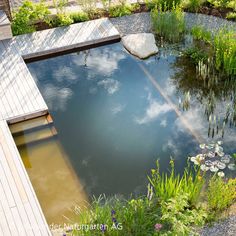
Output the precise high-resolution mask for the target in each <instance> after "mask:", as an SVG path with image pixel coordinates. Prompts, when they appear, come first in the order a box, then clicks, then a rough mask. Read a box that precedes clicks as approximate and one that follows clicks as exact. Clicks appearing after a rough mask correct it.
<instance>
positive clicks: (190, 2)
mask: <svg viewBox="0 0 236 236" xmlns="http://www.w3.org/2000/svg"><path fill="white" fill-rule="evenodd" d="M203 3H204V0H187V1H182V5H183V7H184V9H187V10H188V11H190V12H198V11H199V9H200V7H201V6H202V4H203Z"/></svg>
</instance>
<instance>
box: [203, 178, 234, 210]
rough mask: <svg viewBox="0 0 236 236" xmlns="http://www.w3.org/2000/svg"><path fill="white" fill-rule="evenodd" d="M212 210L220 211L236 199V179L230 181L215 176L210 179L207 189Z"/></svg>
mask: <svg viewBox="0 0 236 236" xmlns="http://www.w3.org/2000/svg"><path fill="white" fill-rule="evenodd" d="M207 197H208V206H209V208H210V211H214V212H219V211H222V210H224V209H226V208H227V207H229V206H230V205H231V204H232V203H233V202H234V201H235V199H236V179H230V180H228V181H225V180H223V179H222V178H221V177H218V176H214V177H212V178H211V179H210V181H209V187H208V189H207Z"/></svg>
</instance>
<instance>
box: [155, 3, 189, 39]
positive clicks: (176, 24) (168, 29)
mask: <svg viewBox="0 0 236 236" xmlns="http://www.w3.org/2000/svg"><path fill="white" fill-rule="evenodd" d="M151 19H152V26H153V30H154V32H155V33H156V34H157V35H158V36H160V37H163V38H164V39H165V40H167V41H170V42H178V41H180V40H181V39H182V38H183V34H184V31H185V21H184V13H183V12H182V10H181V9H180V8H179V7H176V8H174V9H173V10H172V11H162V8H160V9H159V10H158V9H157V8H155V9H154V10H152V12H151Z"/></svg>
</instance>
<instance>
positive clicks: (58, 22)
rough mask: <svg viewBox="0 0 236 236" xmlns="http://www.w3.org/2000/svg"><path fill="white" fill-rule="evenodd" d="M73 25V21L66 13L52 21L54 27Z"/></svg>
mask: <svg viewBox="0 0 236 236" xmlns="http://www.w3.org/2000/svg"><path fill="white" fill-rule="evenodd" d="M72 23H73V19H72V18H71V17H70V15H68V14H66V13H59V14H57V15H56V16H55V18H53V19H52V20H51V21H50V25H52V26H53V27H58V26H68V25H71V24H72Z"/></svg>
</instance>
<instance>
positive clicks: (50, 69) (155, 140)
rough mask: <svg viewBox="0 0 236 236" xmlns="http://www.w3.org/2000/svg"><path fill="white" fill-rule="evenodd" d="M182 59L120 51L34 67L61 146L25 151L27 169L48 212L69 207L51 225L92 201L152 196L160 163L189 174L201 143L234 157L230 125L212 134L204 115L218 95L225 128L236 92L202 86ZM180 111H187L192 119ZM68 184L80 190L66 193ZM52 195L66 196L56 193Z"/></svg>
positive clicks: (176, 52)
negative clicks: (219, 145)
mask: <svg viewBox="0 0 236 236" xmlns="http://www.w3.org/2000/svg"><path fill="white" fill-rule="evenodd" d="M181 55H182V53H181V47H180V46H179V47H177V46H176V47H174V48H169V47H168V48H161V49H160V52H159V53H158V54H157V55H156V56H152V57H150V58H148V59H146V60H139V59H137V58H135V57H133V56H131V55H130V54H129V53H128V52H127V51H126V50H125V49H124V48H123V46H122V44H120V43H115V44H111V45H106V46H101V47H97V48H93V49H89V50H85V51H78V52H75V53H71V54H67V55H63V56H58V57H54V58H48V59H45V60H41V61H36V62H31V63H28V68H29V70H30V72H31V74H32V75H33V77H34V79H35V81H36V82H37V84H38V86H39V89H40V91H41V93H42V94H43V97H44V99H45V101H46V102H47V105H48V107H49V112H50V114H51V116H52V118H53V127H54V128H55V130H56V134H55V135H54V136H53V140H54V141H53V142H52V138H48V139H46V140H44V141H43V142H36V143H34V144H30V143H27V142H25V143H24V145H19V146H18V148H19V151H20V153H21V156H22V158H23V159H24V158H26V159H28V161H29V162H30V163H31V165H30V167H28V168H27V165H26V168H27V170H28V173H29V175H30V178H31V180H32V179H33V180H34V181H32V182H33V186H34V188H35V191H36V194H37V196H38V198H39V201H40V203H41V202H44V204H43V205H42V208H43V211H45V212H46V211H49V209H51V210H52V212H53V208H54V207H56V206H57V205H59V204H60V203H61V202H67V203H68V204H65V205H64V206H62V207H61V209H60V210H58V211H54V215H53V214H47V213H46V214H45V215H46V218H47V220H48V223H52V222H53V223H60V222H61V221H62V219H61V218H60V217H59V215H63V214H65V215H66V214H67V213H68V212H67V210H68V205H71V207H72V206H73V204H75V202H80V203H81V202H83V201H86V200H87V199H89V198H90V197H91V196H93V195H94V196H96V197H98V196H99V195H100V194H103V193H104V194H106V195H107V196H112V195H114V194H117V195H121V196H124V197H129V196H130V195H133V196H134V195H141V194H146V185H147V175H148V174H149V173H150V169H151V168H153V167H155V161H156V160H157V159H159V160H160V166H161V171H167V170H168V169H169V165H168V163H169V161H170V157H173V158H174V159H175V160H176V161H175V166H176V169H177V172H179V173H182V171H183V168H184V167H185V166H186V160H187V158H188V156H191V155H196V154H197V153H199V152H200V150H199V144H200V143H201V142H206V143H207V142H209V141H212V140H213V141H217V140H222V141H223V147H224V151H225V152H226V153H229V154H232V153H234V152H236V146H235V142H236V129H235V127H234V126H233V125H231V127H230V126H229V124H226V125H225V127H224V130H223V131H222V130H218V132H216V131H214V134H212V129H211V130H210V131H209V118H207V116H206V114H205V113H206V112H205V110H206V106H207V104H209V102H208V103H207V101H209V97H210V95H211V96H212V93H214V109H215V112H216V113H217V117H221V118H222V119H223V117H224V116H225V113H226V107H227V106H226V104H228V103H229V104H231V103H232V96H231V95H232V93H233V92H235V90H234V88H235V86H234V84H228V85H227V86H228V87H227V86H224V87H222V86H220V88H221V89H219V85H217V86H216V85H214V86H212V87H209V85H206V84H205V83H203V82H202V81H197V80H196V69H195V66H193V65H192V64H191V63H189V61H187V60H185V59H184V58H183V57H182V56H181ZM190 95H191V98H190ZM182 104H185V105H186V104H187V107H186V106H185V109H184V110H183V109H182ZM212 119H213V118H212ZM219 120H220V118H219ZM222 132H223V138H222ZM25 135H27V134H25ZM55 142H56V146H57V147H56V148H55V147H54V148H53V147H52V146H53V145H55ZM58 147H59V149H60V151H59V152H60V154H59V152H58V151H55V150H59V149H58ZM61 153H63V154H61ZM24 156H26V157H24ZM58 156H59V157H58ZM59 162H60V163H61V165H60V164H57V163H59ZM44 168H45V172H43V173H44V177H43V178H44V179H45V181H44V182H43V183H42V181H41V180H40V179H41V178H42V176H41V174H42V172H40V171H41V170H42V169H44ZM60 168H61V173H60ZM65 169H66V173H67V174H65V175H64V176H63V173H65V171H64V170H65ZM227 172H228V175H229V176H231V175H233V172H232V171H231V172H230V171H227ZM40 173H41V174H40ZM47 173H48V174H47ZM52 173H54V176H53V174H52ZM58 175H59V176H60V175H61V178H58ZM67 176H69V177H68V178H67ZM71 176H73V178H72V177H71ZM54 179H56V180H55V181H54ZM59 179H60V181H59ZM49 180H50V181H49ZM75 182H76V183H75ZM70 183H72V184H70ZM68 185H69V186H71V188H75V191H76V189H77V190H78V189H79V191H77V193H76V194H72V195H71V194H68V192H70V191H71V189H70V190H68ZM53 188H57V190H58V191H51V192H50V193H49V192H48V189H53ZM71 192H73V191H71ZM49 194H51V195H50V196H49ZM57 195H61V197H62V199H60V197H58V196H57ZM69 195H70V196H71V197H68V196H69ZM56 196H57V197H56ZM63 196H66V197H63ZM78 196H79V197H78ZM48 198H50V199H55V201H54V203H55V204H52V202H53V201H52V202H51V203H50V201H48V202H47V199H48ZM66 198H67V200H66ZM56 201H58V202H56ZM50 204H51V205H50ZM61 205H63V204H61ZM56 215H57V216H56Z"/></svg>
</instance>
